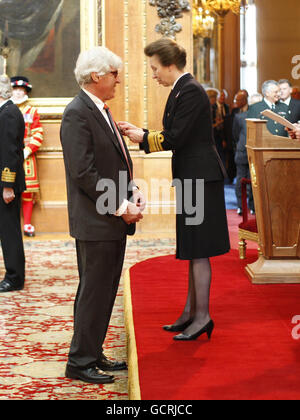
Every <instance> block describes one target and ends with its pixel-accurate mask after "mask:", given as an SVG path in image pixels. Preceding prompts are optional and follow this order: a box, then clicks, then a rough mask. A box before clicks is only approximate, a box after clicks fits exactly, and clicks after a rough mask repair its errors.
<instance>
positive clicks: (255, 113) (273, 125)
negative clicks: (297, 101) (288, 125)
mask: <svg viewBox="0 0 300 420" xmlns="http://www.w3.org/2000/svg"><path fill="white" fill-rule="evenodd" d="M265 109H271V110H272V111H273V112H275V113H276V114H278V115H280V116H281V117H283V118H286V119H288V115H289V114H288V106H287V105H286V104H284V103H282V102H276V104H274V107H273V108H271V107H269V105H268V104H267V102H266V101H265V100H262V101H261V102H257V103H256V104H253V105H250V107H249V109H248V113H247V118H258V119H261V120H266V121H267V129H268V130H269V131H270V133H271V134H274V135H275V136H282V137H288V133H287V131H286V130H285V128H284V126H283V125H281V124H279V123H277V122H276V121H274V120H272V119H270V118H267V117H265V116H264V115H261V112H262V111H264V110H265Z"/></svg>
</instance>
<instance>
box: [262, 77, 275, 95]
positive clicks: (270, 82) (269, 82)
mask: <svg viewBox="0 0 300 420" xmlns="http://www.w3.org/2000/svg"><path fill="white" fill-rule="evenodd" d="M271 86H277V87H279V83H278V82H276V80H266V81H265V82H264V83H263V84H262V87H261V92H262V94H263V95H264V96H266V94H267V93H268V92H269V90H270V87H271Z"/></svg>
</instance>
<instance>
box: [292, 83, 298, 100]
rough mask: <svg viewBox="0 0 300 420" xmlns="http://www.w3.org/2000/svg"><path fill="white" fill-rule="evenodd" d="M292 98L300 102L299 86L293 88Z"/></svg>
mask: <svg viewBox="0 0 300 420" xmlns="http://www.w3.org/2000/svg"><path fill="white" fill-rule="evenodd" d="M291 97H292V98H294V99H298V100H300V88H299V86H293V87H292V93H291Z"/></svg>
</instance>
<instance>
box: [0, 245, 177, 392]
mask: <svg viewBox="0 0 300 420" xmlns="http://www.w3.org/2000/svg"><path fill="white" fill-rule="evenodd" d="M24 246H25V255H26V287H25V289H24V290H22V291H18V292H12V293H7V294H0V400H21V399H22V400H24V399H26V400H88V399H90V400H101V399H106V400H127V399H128V387H127V380H128V376H127V371H125V372H124V371H121V372H117V373H116V375H115V378H116V380H115V383H114V384H108V385H90V384H84V383H83V382H80V381H72V380H69V379H67V378H65V377H64V371H65V364H66V360H67V354H68V349H69V343H70V339H71V336H72V328H73V317H72V312H73V301H74V297H75V293H76V289H77V284H78V280H77V278H78V277H77V268H76V255H75V246H74V242H73V241H72V240H46V241H39V240H36V239H35V240H27V241H25V244H24ZM174 250H175V240H173V239H157V240H156V239H154V240H136V239H129V241H128V246H127V252H126V258H125V264H124V271H125V270H126V269H127V268H129V267H130V266H131V265H133V264H135V263H136V262H139V261H142V260H144V259H146V258H150V257H154V256H158V255H166V254H170V253H174ZM3 275H4V270H3V260H2V255H1V256H0V279H2V278H3ZM123 315H124V311H123V278H122V279H121V284H120V287H119V291H118V296H117V299H116V304H115V307H114V312H113V315H112V319H111V323H110V327H109V331H108V336H107V340H106V347H105V354H106V355H107V356H108V357H110V358H112V359H118V360H126V358H127V349H126V333H125V329H124V317H123Z"/></svg>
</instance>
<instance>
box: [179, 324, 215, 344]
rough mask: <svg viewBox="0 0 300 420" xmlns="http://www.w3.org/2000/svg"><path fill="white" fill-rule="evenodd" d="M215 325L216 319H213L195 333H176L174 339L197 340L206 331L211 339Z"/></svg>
mask: <svg viewBox="0 0 300 420" xmlns="http://www.w3.org/2000/svg"><path fill="white" fill-rule="evenodd" d="M214 326H215V324H214V321H213V320H212V319H211V320H210V321H209V322H208V323H207V324H206V325H204V327H203V328H201V330H199V331H197V332H195V333H194V334H184V333H183V334H178V335H175V336H174V337H173V339H174V340H178V341H189V340H196V339H197V338H198V337H200V335H202V334H204V333H206V334H207V337H208V339H210V337H211V334H212V332H213V329H214Z"/></svg>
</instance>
